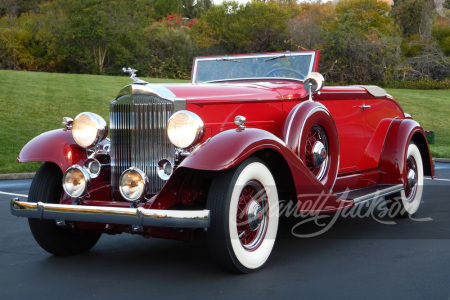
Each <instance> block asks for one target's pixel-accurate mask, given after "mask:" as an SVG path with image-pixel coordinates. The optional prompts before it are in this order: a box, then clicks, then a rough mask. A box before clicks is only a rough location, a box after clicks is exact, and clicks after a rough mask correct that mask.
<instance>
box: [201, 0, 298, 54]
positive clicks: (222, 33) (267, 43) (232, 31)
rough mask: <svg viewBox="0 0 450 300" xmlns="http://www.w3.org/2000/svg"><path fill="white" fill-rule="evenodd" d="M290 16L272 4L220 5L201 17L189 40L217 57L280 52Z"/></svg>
mask: <svg viewBox="0 0 450 300" xmlns="http://www.w3.org/2000/svg"><path fill="white" fill-rule="evenodd" d="M293 13H294V12H293V11H292V10H291V9H289V6H286V5H284V4H282V3H279V2H275V1H268V2H266V3H265V2H260V1H253V2H249V3H246V4H245V5H244V4H239V3H238V2H233V1H230V2H224V3H222V4H221V5H217V6H212V7H211V8H210V9H209V10H208V11H207V12H206V13H204V14H203V15H202V17H201V18H200V19H199V22H198V25H197V27H196V28H195V29H194V31H193V36H194V38H196V40H197V43H198V45H199V46H200V47H202V48H213V49H215V52H218V53H239V52H258V51H262V52H264V51H277V50H284V49H286V47H287V46H286V44H285V43H284V40H285V39H286V38H287V23H286V20H287V19H289V18H290V17H291V16H292V15H293Z"/></svg>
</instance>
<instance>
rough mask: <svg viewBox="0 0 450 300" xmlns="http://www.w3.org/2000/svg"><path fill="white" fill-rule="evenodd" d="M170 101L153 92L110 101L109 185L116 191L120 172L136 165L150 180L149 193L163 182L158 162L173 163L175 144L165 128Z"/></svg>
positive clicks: (156, 189)
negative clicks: (166, 160) (166, 161)
mask: <svg viewBox="0 0 450 300" xmlns="http://www.w3.org/2000/svg"><path fill="white" fill-rule="evenodd" d="M172 114H173V102H171V101H169V100H166V99H163V98H160V97H158V96H154V95H132V96H131V95H127V96H123V97H121V98H119V99H117V100H114V101H112V102H111V105H110V132H111V180H112V182H111V187H112V191H113V192H114V191H118V189H119V178H120V175H121V174H122V172H123V171H125V170H126V169H128V168H130V167H136V168H139V169H140V170H142V171H143V172H145V174H146V175H147V177H148V179H149V193H150V194H156V193H158V192H159V191H160V190H161V188H162V187H163V185H164V183H165V181H164V180H162V179H160V178H159V176H158V162H159V161H160V160H161V159H168V160H169V161H170V162H171V163H172V164H173V163H174V161H173V160H174V152H175V149H174V146H173V144H172V143H170V141H169V139H168V138H167V133H166V128H167V122H168V120H169V118H170V116H171V115H172Z"/></svg>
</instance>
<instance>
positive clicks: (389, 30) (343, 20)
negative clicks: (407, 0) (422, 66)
mask: <svg viewBox="0 0 450 300" xmlns="http://www.w3.org/2000/svg"><path fill="white" fill-rule="evenodd" d="M389 11H390V7H389V5H388V4H387V3H386V2H383V1H377V0H347V1H340V2H339V3H338V4H337V5H336V16H335V19H334V21H333V22H332V23H331V24H329V25H325V26H324V29H325V31H326V32H325V42H324V45H325V46H324V51H323V52H322V54H323V55H322V58H323V59H324V60H325V62H326V64H325V65H327V66H329V68H328V70H323V72H324V73H325V75H326V76H327V77H328V78H329V79H331V80H332V81H338V82H350V81H351V82H361V83H363V82H370V81H377V80H378V81H379V80H385V79H386V78H387V76H388V75H389V71H390V66H392V65H396V64H397V62H398V57H399V51H398V49H399V44H400V38H399V33H398V32H397V30H396V28H395V26H394V23H393V20H392V19H391V18H390V17H389V16H388V15H387V13H388V12H389Z"/></svg>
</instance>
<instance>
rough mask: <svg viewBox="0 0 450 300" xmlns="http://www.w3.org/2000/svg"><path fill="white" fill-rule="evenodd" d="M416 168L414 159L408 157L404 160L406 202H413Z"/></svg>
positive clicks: (415, 187) (415, 188) (415, 186)
mask: <svg viewBox="0 0 450 300" xmlns="http://www.w3.org/2000/svg"><path fill="white" fill-rule="evenodd" d="M417 180H418V179H417V166H416V161H415V160H414V157H412V156H410V157H408V159H407V160H406V182H407V184H406V187H405V195H406V198H407V201H408V202H411V201H413V200H414V197H415V195H416V191H417Z"/></svg>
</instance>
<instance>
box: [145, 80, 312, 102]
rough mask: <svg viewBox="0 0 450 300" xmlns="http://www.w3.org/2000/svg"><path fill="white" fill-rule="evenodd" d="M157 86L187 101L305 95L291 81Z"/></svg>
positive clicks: (283, 97)
mask: <svg viewBox="0 0 450 300" xmlns="http://www.w3.org/2000/svg"><path fill="white" fill-rule="evenodd" d="M151 86H152V87H154V85H151ZM158 88H162V89H167V90H168V91H170V92H171V93H173V95H174V96H175V97H176V98H182V99H186V100H187V101H190V100H192V101H199V100H200V101H202V100H205V101H227V100H228V101H230V100H275V99H280V100H281V99H288V98H292V97H302V96H304V95H306V92H305V90H304V89H303V87H302V84H301V83H297V82H292V81H277V82H256V81H255V82H233V83H202V84H160V85H158Z"/></svg>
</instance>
